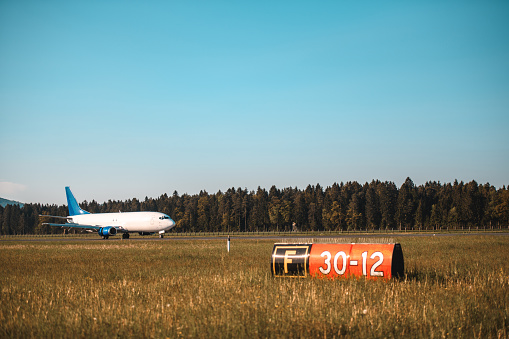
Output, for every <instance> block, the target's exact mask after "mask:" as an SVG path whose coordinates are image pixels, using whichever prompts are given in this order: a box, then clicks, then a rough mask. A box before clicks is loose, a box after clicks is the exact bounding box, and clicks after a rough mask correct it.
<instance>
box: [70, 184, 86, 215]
mask: <svg viewBox="0 0 509 339" xmlns="http://www.w3.org/2000/svg"><path fill="white" fill-rule="evenodd" d="M65 195H66V196H67V206H68V207H69V216H72V215H80V214H90V213H88V212H87V211H84V210H82V209H81V208H80V206H79V205H78V203H77V202H76V199H75V198H74V195H72V192H71V189H70V188H69V187H66V188H65Z"/></svg>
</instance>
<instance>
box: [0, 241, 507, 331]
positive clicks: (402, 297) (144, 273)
mask: <svg viewBox="0 0 509 339" xmlns="http://www.w3.org/2000/svg"><path fill="white" fill-rule="evenodd" d="M395 238H396V240H397V241H398V242H400V243H401V244H402V248H403V253H404V257H405V269H406V277H405V279H402V280H394V281H389V282H386V281H366V280H364V279H339V280H322V279H311V278H306V279H290V278H273V277H272V276H271V273H270V256H271V251H272V247H273V244H274V241H269V240H240V239H233V240H232V243H231V252H230V253H227V252H226V241H224V240H192V241H191V240H189V241H188V240H178V241H174V240H165V241H142V240H136V241H71V240H69V241H55V242H53V241H45V242H31V241H22V242H17V241H2V242H1V243H0V337H104V336H107V337H114V336H121V337H171V338H176V337H202V338H209V337H318V336H319V337H330V338H333V337H356V338H357V337H402V336H410V337H448V336H449V337H469V338H470V337H483V338H485V337H493V338H495V337H507V336H508V332H509V293H508V291H509V276H508V273H509V251H508V248H509V237H508V236H489V235H488V236H461V235H458V236H447V237H401V238H398V237H397V236H396V237H395Z"/></svg>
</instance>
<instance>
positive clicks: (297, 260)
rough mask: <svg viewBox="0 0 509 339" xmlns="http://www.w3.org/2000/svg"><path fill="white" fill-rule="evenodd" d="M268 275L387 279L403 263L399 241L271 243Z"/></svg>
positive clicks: (399, 272) (398, 274)
mask: <svg viewBox="0 0 509 339" xmlns="http://www.w3.org/2000/svg"><path fill="white" fill-rule="evenodd" d="M271 270H272V275H274V276H276V277H307V276H311V277H317V278H348V277H366V278H367V279H391V278H393V277H402V276H403V274H404V270H405V266H404V260H403V251H402V249H401V245H400V244H274V248H273V250H272V258H271Z"/></svg>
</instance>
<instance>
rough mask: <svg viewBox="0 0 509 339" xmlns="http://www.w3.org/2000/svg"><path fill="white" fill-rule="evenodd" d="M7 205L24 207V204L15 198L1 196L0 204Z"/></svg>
mask: <svg viewBox="0 0 509 339" xmlns="http://www.w3.org/2000/svg"><path fill="white" fill-rule="evenodd" d="M7 205H19V206H20V207H23V205H24V204H23V203H21V202H18V201H14V200H8V199H4V198H0V206H2V207H5V206H7Z"/></svg>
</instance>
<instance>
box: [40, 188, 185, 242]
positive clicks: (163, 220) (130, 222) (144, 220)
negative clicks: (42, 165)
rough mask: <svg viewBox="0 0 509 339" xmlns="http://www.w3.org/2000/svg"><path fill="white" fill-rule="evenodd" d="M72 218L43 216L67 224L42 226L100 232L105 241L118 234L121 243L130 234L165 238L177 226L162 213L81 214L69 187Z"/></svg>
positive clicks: (68, 194) (82, 211) (67, 189)
mask: <svg viewBox="0 0 509 339" xmlns="http://www.w3.org/2000/svg"><path fill="white" fill-rule="evenodd" d="M65 193H66V196H67V206H68V208H69V216H68V217H61V216H52V215H40V216H43V217H51V218H60V219H65V220H66V221H67V223H65V224H53V223H43V225H49V226H55V227H66V228H83V229H86V230H87V231H93V232H97V233H98V234H99V235H100V236H101V237H103V239H108V238H109V237H110V236H113V235H115V234H117V233H122V239H129V233H139V234H140V235H149V234H153V233H156V232H157V233H159V237H160V238H163V237H164V233H165V232H166V231H169V230H170V229H171V228H173V227H174V226H175V221H173V220H172V219H171V218H170V217H169V216H168V215H166V214H164V213H160V212H124V213H123V212H120V211H119V212H118V213H94V214H93V213H89V212H87V211H85V210H82V209H81V208H80V206H79V205H78V203H77V202H76V199H75V198H74V195H73V194H72V192H71V189H70V188H69V187H66V188H65Z"/></svg>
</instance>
